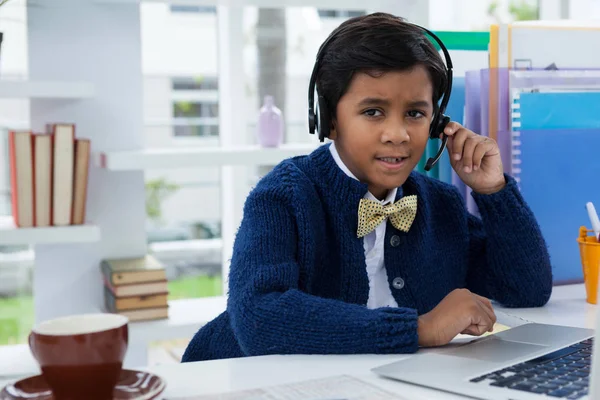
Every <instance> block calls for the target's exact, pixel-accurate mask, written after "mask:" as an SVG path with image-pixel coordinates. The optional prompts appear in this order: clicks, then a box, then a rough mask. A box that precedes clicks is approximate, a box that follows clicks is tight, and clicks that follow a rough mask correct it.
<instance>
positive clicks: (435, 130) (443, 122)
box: [429, 114, 450, 139]
mask: <svg viewBox="0 0 600 400" xmlns="http://www.w3.org/2000/svg"><path fill="white" fill-rule="evenodd" d="M449 122H450V117H449V116H447V115H445V114H441V115H437V116H436V117H435V119H434V121H433V122H432V123H431V129H430V130H429V138H430V139H439V138H440V136H441V134H442V133H444V129H446V126H447V125H448V123H449Z"/></svg>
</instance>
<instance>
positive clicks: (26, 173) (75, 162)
mask: <svg viewBox="0 0 600 400" xmlns="http://www.w3.org/2000/svg"><path fill="white" fill-rule="evenodd" d="M8 143H9V146H8V149H9V158H10V177H11V180H10V181H11V183H10V184H11V193H12V216H13V219H14V221H15V225H16V226H17V227H20V228H30V227H34V226H35V227H43V226H64V225H81V224H83V223H84V222H85V205H86V200H87V186H88V171H89V162H90V146H91V145H90V140H89V139H80V138H76V137H75V125H73V124H48V125H46V133H38V134H34V133H32V132H29V131H22V132H17V131H10V132H9V137H8Z"/></svg>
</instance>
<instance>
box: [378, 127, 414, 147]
mask: <svg viewBox="0 0 600 400" xmlns="http://www.w3.org/2000/svg"><path fill="white" fill-rule="evenodd" d="M409 140H410V135H409V134H408V129H407V128H406V125H405V124H394V125H393V126H389V127H388V129H386V130H385V131H384V133H383V135H382V136H381V141H382V142H383V143H387V142H391V143H393V144H400V143H405V142H408V141H409Z"/></svg>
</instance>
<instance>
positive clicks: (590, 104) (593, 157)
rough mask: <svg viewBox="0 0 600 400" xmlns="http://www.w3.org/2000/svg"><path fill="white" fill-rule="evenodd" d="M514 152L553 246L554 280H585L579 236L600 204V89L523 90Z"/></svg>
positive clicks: (523, 184)
mask: <svg viewBox="0 0 600 400" xmlns="http://www.w3.org/2000/svg"><path fill="white" fill-rule="evenodd" d="M519 104H520V109H519V112H520V122H521V127H520V131H519V133H518V135H519V136H518V137H516V138H515V139H516V140H517V142H516V145H515V146H514V149H515V150H516V152H515V153H514V154H513V157H514V158H516V159H519V160H520V164H518V165H519V167H520V173H519V174H518V178H519V185H520V188H521V193H522V194H523V197H524V198H525V201H526V202H527V204H528V205H529V207H530V208H531V210H532V211H533V213H534V215H535V217H536V219H537V221H538V223H539V225H540V228H541V230H542V234H543V235H544V238H545V239H546V242H547V244H548V246H549V252H550V257H551V262H552V268H553V274H554V281H555V283H563V282H571V281H582V280H583V273H582V270H581V261H580V256H579V248H578V245H577V241H576V239H577V237H578V234H579V227H580V226H582V225H584V226H587V227H590V222H589V218H588V215H587V211H586V209H585V204H586V203H587V202H588V201H592V202H594V203H595V204H598V205H600V185H599V184H597V182H598V178H599V177H600V157H599V156H598V149H600V117H599V116H598V114H597V111H596V112H594V110H598V109H599V107H600V92H577V93H574V92H549V93H523V94H521V96H520V100H519Z"/></svg>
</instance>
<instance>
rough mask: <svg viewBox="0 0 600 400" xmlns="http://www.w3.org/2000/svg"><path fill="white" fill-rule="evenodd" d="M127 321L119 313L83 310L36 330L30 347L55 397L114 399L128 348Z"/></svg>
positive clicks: (42, 325)
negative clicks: (99, 312) (93, 312)
mask: <svg viewBox="0 0 600 400" xmlns="http://www.w3.org/2000/svg"><path fill="white" fill-rule="evenodd" d="M128 322H129V320H128V319H127V317H124V316H122V315H117V314H84V315H73V316H68V317H62V318H57V319H53V320H49V321H45V322H42V323H41V324H39V325H37V326H36V327H34V328H33V330H32V332H31V334H30V335H29V347H30V348H31V352H32V353H33V356H34V357H35V359H36V360H37V361H38V363H39V364H40V368H41V370H42V375H43V376H44V379H45V380H46V382H47V383H48V386H49V387H50V389H51V390H52V394H53V396H54V398H55V399H57V400H67V399H69V400H70V399H92V400H100V399H102V400H108V399H112V397H113V396H112V393H113V389H114V387H115V386H116V384H117V380H118V379H119V374H120V372H121V369H122V367H123V359H124V358H125V353H126V351H127V345H128V334H129V332H128V326H127V324H128Z"/></svg>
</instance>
